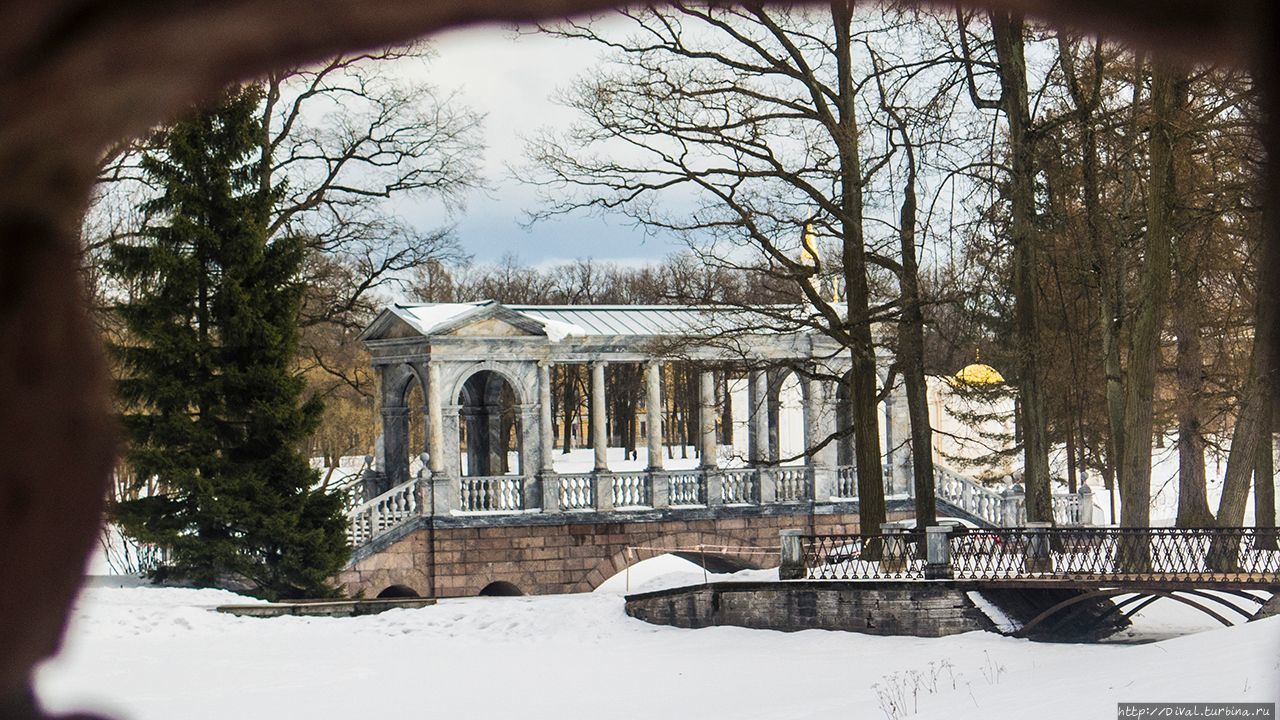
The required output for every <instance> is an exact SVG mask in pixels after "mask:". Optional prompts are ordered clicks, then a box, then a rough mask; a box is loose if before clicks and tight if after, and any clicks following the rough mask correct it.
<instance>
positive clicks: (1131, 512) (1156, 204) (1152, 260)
mask: <svg viewBox="0 0 1280 720" xmlns="http://www.w3.org/2000/svg"><path fill="white" fill-rule="evenodd" d="M1179 76H1180V74H1179V72H1178V71H1177V70H1175V69H1174V68H1173V67H1172V66H1170V65H1169V64H1167V63H1163V62H1159V63H1156V64H1154V65H1153V67H1152V74H1151V106H1152V107H1151V114H1152V118H1151V136H1150V141H1149V147H1150V156H1151V178H1150V181H1149V182H1148V183H1147V233H1146V244H1145V251H1146V252H1145V258H1144V260H1143V272H1142V280H1141V282H1142V285H1141V287H1142V293H1141V297H1140V299H1139V305H1138V311H1137V315H1136V317H1135V319H1134V324H1133V330H1132V334H1131V343H1132V344H1131V348H1130V352H1129V378H1128V379H1129V387H1128V392H1127V393H1126V396H1125V426H1124V428H1125V429H1124V456H1123V459H1122V462H1121V468H1122V469H1121V477H1120V499H1121V506H1120V524H1121V525H1123V526H1126V527H1146V526H1147V525H1150V523H1151V440H1152V437H1151V435H1152V428H1153V426H1154V418H1153V415H1152V412H1153V407H1152V406H1153V399H1154V394H1155V380H1156V369H1157V368H1158V367H1159V362H1160V335H1161V330H1162V329H1163V328H1164V317H1165V310H1166V305H1167V304H1168V294H1169V272H1170V271H1169V246H1170V235H1171V234H1172V233H1171V229H1170V221H1171V218H1172V202H1173V197H1174V192H1175V189H1174V176H1173V161H1172V159H1173V116H1174V113H1175V112H1177V105H1178V102H1177V99H1176V97H1175V96H1176V94H1177V90H1176V86H1177V84H1178V82H1179Z"/></svg>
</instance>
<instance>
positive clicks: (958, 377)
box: [954, 363, 1004, 385]
mask: <svg viewBox="0 0 1280 720" xmlns="http://www.w3.org/2000/svg"><path fill="white" fill-rule="evenodd" d="M954 382H955V384H956V385H1003V384H1004V376H1003V375H1001V374H1000V372H999V371H998V370H996V369H995V368H993V367H991V366H990V365H986V364H983V363H973V364H972V365H965V366H964V367H963V368H961V369H960V372H958V373H956V374H955V377H954Z"/></svg>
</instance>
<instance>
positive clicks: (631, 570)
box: [592, 548, 777, 594]
mask: <svg viewBox="0 0 1280 720" xmlns="http://www.w3.org/2000/svg"><path fill="white" fill-rule="evenodd" d="M614 567H615V568H616V569H615V571H614V572H613V574H612V575H610V576H609V577H607V578H605V579H604V581H603V582H601V583H600V584H599V585H598V586H596V587H594V588H592V592H598V593H616V594H631V593H638V592H650V591H654V590H665V589H667V588H675V587H685V586H688V585H701V584H702V583H704V582H720V581H724V580H727V579H730V578H731V577H734V576H736V577H737V578H738V579H760V580H769V579H776V577H777V576H776V571H775V570H761V569H760V564H759V563H757V562H755V561H753V559H752V558H747V557H741V556H735V555H729V554H725V553H717V552H702V551H699V550H696V549H685V550H681V549H678V548H673V549H672V550H670V551H669V552H663V553H659V554H656V555H655V554H652V553H651V552H645V553H643V554H641V552H637V553H636V554H635V555H634V556H629V557H625V558H624V562H623V563H619V564H615V565H614ZM738 573H743V574H742V575H738Z"/></svg>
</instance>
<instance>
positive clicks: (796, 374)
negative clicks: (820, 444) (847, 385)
mask: <svg viewBox="0 0 1280 720" xmlns="http://www.w3.org/2000/svg"><path fill="white" fill-rule="evenodd" d="M805 380H806V378H805V375H804V374H803V373H801V372H800V371H799V370H797V369H796V368H789V367H784V368H780V369H778V371H777V372H776V374H775V375H774V377H773V378H772V381H771V382H770V383H769V423H770V426H771V427H770V438H769V445H770V454H771V456H772V457H771V459H773V460H776V461H783V464H789V465H803V464H805V463H806V460H805V458H803V457H800V458H799V459H798V460H791V461H789V462H788V461H787V459H788V458H794V457H797V456H800V455H802V454H803V453H804V450H805V448H806V447H808V443H809V442H810V438H809V436H808V428H806V427H805V406H806V405H807V404H808V402H809V383H808V382H806V381H805Z"/></svg>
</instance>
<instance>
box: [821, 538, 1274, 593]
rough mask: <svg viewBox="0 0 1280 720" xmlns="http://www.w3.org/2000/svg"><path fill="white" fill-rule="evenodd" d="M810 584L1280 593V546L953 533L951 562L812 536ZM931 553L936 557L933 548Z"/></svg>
mask: <svg viewBox="0 0 1280 720" xmlns="http://www.w3.org/2000/svg"><path fill="white" fill-rule="evenodd" d="M800 542H801V553H800V554H801V557H802V559H803V564H804V570H803V573H802V575H801V576H802V577H806V578H809V579H818V580H904V579H919V578H924V577H925V576H926V575H925V573H926V566H927V568H928V571H929V572H930V573H931V574H930V575H929V577H952V578H955V579H958V580H984V581H1003V580H1023V581H1027V580H1037V581H1038V580H1058V581H1077V582H1088V583H1118V584H1135V585H1136V584H1141V585H1146V584H1161V583H1232V584H1237V585H1239V584H1243V585H1258V586H1266V587H1275V586H1280V549H1278V548H1280V537H1278V535H1277V531H1276V530H1273V529H1256V528H1210V529H1187V528H1049V527H1030V528H999V529H972V528H964V529H959V530H953V531H952V533H951V534H950V537H949V542H946V543H943V546H944V548H945V550H946V552H945V553H944V554H942V555H941V556H934V557H928V556H927V553H926V549H925V548H926V542H925V534H924V533H918V532H903V533H890V534H885V535H873V536H870V537H865V538H864V537H861V536H858V535H802V536H800ZM929 552H933V550H932V548H931V549H930V550H929Z"/></svg>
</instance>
